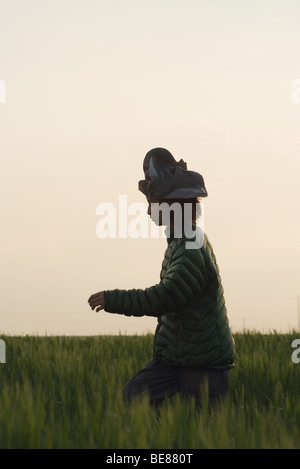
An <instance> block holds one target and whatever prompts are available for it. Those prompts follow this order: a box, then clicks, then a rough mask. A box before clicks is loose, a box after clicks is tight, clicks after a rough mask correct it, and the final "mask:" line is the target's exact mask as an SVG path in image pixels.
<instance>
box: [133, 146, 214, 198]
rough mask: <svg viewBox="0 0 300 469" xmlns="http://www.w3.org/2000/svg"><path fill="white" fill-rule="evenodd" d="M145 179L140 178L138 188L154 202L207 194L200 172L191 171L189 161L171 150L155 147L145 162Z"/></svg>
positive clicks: (147, 155) (205, 195)
mask: <svg viewBox="0 0 300 469" xmlns="http://www.w3.org/2000/svg"><path fill="white" fill-rule="evenodd" d="M143 169H144V174H145V179H144V180H142V181H139V190H140V191H141V192H143V194H145V196H146V197H147V199H149V200H151V201H168V203H169V202H170V201H177V202H179V203H182V201H184V202H186V201H187V200H192V199H197V198H198V197H201V198H202V197H207V191H206V188H205V184H204V179H203V177H202V176H201V174H199V173H196V172H194V171H188V170H187V165H186V163H185V162H184V161H183V160H182V159H181V160H180V161H178V162H177V161H176V160H175V159H174V157H173V156H172V155H171V153H170V152H169V151H168V150H165V149H164V148H154V149H153V150H150V151H149V152H148V153H147V154H146V156H145V158H144V162H143Z"/></svg>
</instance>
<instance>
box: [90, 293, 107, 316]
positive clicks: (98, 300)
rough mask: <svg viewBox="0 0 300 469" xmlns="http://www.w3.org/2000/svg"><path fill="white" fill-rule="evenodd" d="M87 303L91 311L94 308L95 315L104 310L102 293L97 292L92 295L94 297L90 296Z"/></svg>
mask: <svg viewBox="0 0 300 469" xmlns="http://www.w3.org/2000/svg"><path fill="white" fill-rule="evenodd" d="M88 303H89V305H90V307H91V308H92V310H94V309H95V308H96V313H98V312H99V311H100V310H101V309H104V308H105V301H104V291H99V292H98V293H94V295H91V296H90V297H89V299H88Z"/></svg>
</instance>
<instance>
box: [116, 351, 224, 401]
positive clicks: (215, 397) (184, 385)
mask: <svg viewBox="0 0 300 469" xmlns="http://www.w3.org/2000/svg"><path fill="white" fill-rule="evenodd" d="M205 382H207V384H208V394H209V401H210V403H211V404H215V403H217V402H218V401H219V400H222V399H224V398H225V397H226V395H227V393H228V390H229V380H228V371H227V370H224V371H223V370H210V369H199V368H190V367H182V366H168V365H165V364H163V363H160V362H158V361H157V360H151V361H150V362H149V363H148V364H147V365H146V366H145V368H143V369H142V370H141V371H139V372H138V373H137V374H136V375H135V376H134V377H133V378H132V379H131V380H130V381H128V382H127V383H126V384H125V386H124V387H123V398H124V400H125V401H126V402H130V401H132V400H133V399H134V398H137V397H140V396H145V395H149V399H150V403H151V404H153V405H155V406H156V405H158V404H159V403H160V402H161V401H162V400H163V399H164V398H166V397H171V396H173V395H174V394H177V393H181V394H182V396H183V397H185V398H188V399H191V398H194V399H195V406H196V408H200V406H201V394H203V386H204V383H205Z"/></svg>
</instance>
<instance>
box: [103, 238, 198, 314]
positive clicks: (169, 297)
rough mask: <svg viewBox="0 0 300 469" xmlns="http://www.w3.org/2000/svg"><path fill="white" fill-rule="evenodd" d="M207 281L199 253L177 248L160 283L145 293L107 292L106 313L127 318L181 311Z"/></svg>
mask: <svg viewBox="0 0 300 469" xmlns="http://www.w3.org/2000/svg"><path fill="white" fill-rule="evenodd" d="M206 281H207V273H206V269H205V262H204V258H203V255H202V253H201V250H200V249H186V248H185V247H184V246H180V247H179V249H177V251H176V252H175V253H174V256H172V261H171V262H170V264H169V267H168V268H167V271H166V273H165V275H164V278H162V279H161V281H160V283H158V284H156V285H153V286H152V287H149V288H146V289H144V290H142V289H132V290H119V289H116V290H106V291H105V311H107V312H110V313H119V314H124V315H126V316H144V315H145V316H160V315H162V314H167V313H170V312H173V311H176V310H180V309H181V308H183V307H184V306H185V305H186V304H187V303H188V302H189V301H190V300H191V299H193V298H194V297H195V296H197V295H201V293H202V292H203V290H204V288H205V286H206Z"/></svg>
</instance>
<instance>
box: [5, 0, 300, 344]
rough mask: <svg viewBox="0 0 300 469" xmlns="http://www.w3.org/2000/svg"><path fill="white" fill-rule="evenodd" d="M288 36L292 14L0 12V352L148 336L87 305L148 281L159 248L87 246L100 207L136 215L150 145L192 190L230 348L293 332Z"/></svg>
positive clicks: (294, 229) (109, 2) (69, 6)
mask: <svg viewBox="0 0 300 469" xmlns="http://www.w3.org/2000/svg"><path fill="white" fill-rule="evenodd" d="M299 21H300V2H299V0H294V1H292V0H270V1H269V0H259V1H258V0H254V1H251V2H249V1H242V0H226V1H224V0H209V1H208V0H206V1H204V0H147V1H145V0H135V1H133V0H122V1H121V0H105V1H104V0H103V1H101V0H84V1H83V0H0V80H2V81H1V83H2V84H3V83H5V88H4V87H3V86H2V88H1V89H0V90H2V99H1V96H0V159H1V169H0V184H1V185H0V206H1V244H0V253H1V271H0V275H1V278H0V281H1V293H0V295H1V296H0V301H1V309H0V335H1V333H2V334H31V333H35V334H45V333H47V334H49V335H50V334H65V335H72V334H110V333H124V334H125V333H127V334H131V333H144V332H147V331H149V332H153V331H154V330H155V326H156V320H155V318H147V317H143V318H138V319H136V318H127V317H123V316H121V315H114V314H109V313H105V312H101V313H98V314H97V313H95V312H93V311H91V309H90V308H89V306H88V303H87V300H88V298H89V296H90V295H91V294H93V293H95V292H97V291H100V290H105V289H114V288H125V289H127V288H145V287H147V286H151V285H153V284H155V283H158V282H159V273H160V269H161V262H162V259H163V255H164V251H165V248H166V240H165V239H162V238H160V239H151V238H150V237H149V239H131V238H130V237H128V238H124V239H119V238H116V239H99V237H97V234H96V225H97V222H98V221H99V218H100V217H99V215H97V214H96V209H97V206H98V205H99V204H101V203H103V202H109V203H113V204H115V205H116V207H117V208H118V200H119V195H122V194H123V195H127V199H128V205H130V204H131V203H137V202H139V203H145V198H144V196H143V194H142V193H141V192H139V191H138V181H139V180H140V179H142V178H143V171H142V164H143V158H144V156H145V154H146V153H147V151H149V150H150V149H151V148H154V147H158V146H160V147H164V148H167V149H168V150H169V151H171V153H172V154H173V156H174V157H175V158H176V160H179V159H180V158H182V159H183V160H184V161H186V162H187V165H188V169H191V170H194V171H197V172H199V173H201V174H202V175H203V177H204V180H205V184H206V187H207V190H208V198H207V199H206V201H205V220H204V222H205V231H206V234H207V235H208V237H209V239H210V241H211V243H212V244H213V247H214V251H215V254H216V257H217V260H218V264H219V268H220V273H221V277H222V281H223V286H224V290H225V299H226V303H227V308H228V316H229V321H230V324H231V326H232V329H233V331H237V330H241V329H242V328H243V327H246V328H250V329H257V330H265V331H268V330H273V329H276V330H281V331H287V330H289V329H291V328H298V316H297V295H300V242H299V240H300V217H299V202H300V184H299V181H300V132H299V126H300V103H299V102H298V101H300V99H299V100H298V99H296V100H295V99H292V93H293V92H294V93H296V95H297V96H299V97H300V90H299V94H297V89H295V87H294V88H293V86H292V85H293V83H294V82H295V80H297V79H299V78H300V53H299V46H300V28H299ZM299 88H300V85H299ZM4 89H5V96H3V93H4V92H3V90H4ZM294 96H295V94H294ZM3 98H5V100H4V99H3ZM3 101H5V102H3ZM131 218H132V216H130V215H129V216H128V219H129V220H130V219H131Z"/></svg>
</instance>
